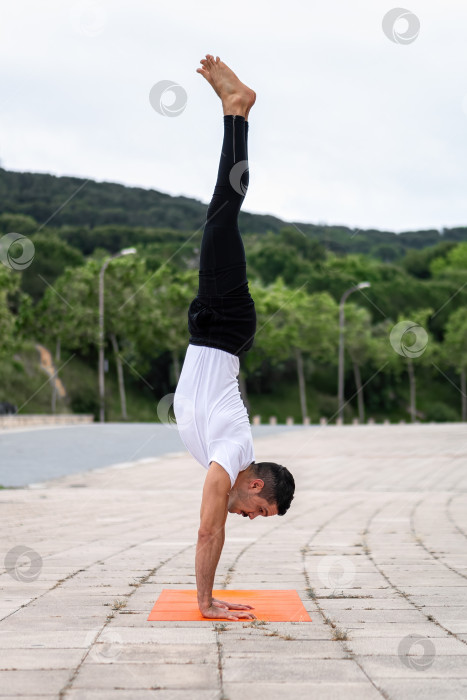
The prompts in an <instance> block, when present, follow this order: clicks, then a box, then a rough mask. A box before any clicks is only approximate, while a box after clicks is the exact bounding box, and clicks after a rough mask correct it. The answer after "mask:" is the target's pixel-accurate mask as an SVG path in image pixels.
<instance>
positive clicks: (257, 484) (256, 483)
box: [248, 479, 264, 491]
mask: <svg viewBox="0 0 467 700" xmlns="http://www.w3.org/2000/svg"><path fill="white" fill-rule="evenodd" d="M263 486H264V481H263V480H262V479H253V481H250V483H249V485H248V488H249V489H251V490H252V491H261V489H262V488H263Z"/></svg>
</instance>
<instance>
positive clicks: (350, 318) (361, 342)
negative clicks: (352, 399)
mask: <svg viewBox="0 0 467 700" xmlns="http://www.w3.org/2000/svg"><path fill="white" fill-rule="evenodd" d="M344 343H345V349H346V350H347V353H348V355H349V357H350V359H351V362H352V369H353V374H354V379H355V386H356V389H357V405H358V419H359V421H360V423H364V422H365V399H364V395H363V386H362V379H361V371H360V370H361V367H362V366H363V365H365V364H366V363H367V362H368V361H369V359H370V358H371V356H372V350H373V337H372V328H371V315H370V313H369V311H367V309H364V308H363V307H361V306H357V305H356V304H353V303H348V304H346V307H345V327H344Z"/></svg>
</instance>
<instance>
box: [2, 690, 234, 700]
mask: <svg viewBox="0 0 467 700" xmlns="http://www.w3.org/2000/svg"><path fill="white" fill-rule="evenodd" d="M188 692H189V696H188V695H187V693H188ZM0 697H1V696H0ZM187 698H189V700H220V691H219V690H218V689H212V690H200V689H195V688H190V690H189V691H187V689H186V688H183V689H180V690H167V689H159V690H157V691H154V690H136V689H135V688H132V689H131V690H130V691H129V690H127V689H126V690H118V689H116V688H113V689H112V690H104V689H102V688H99V690H90V689H89V688H78V689H75V690H71V691H68V692H67V694H66V699H67V700H187ZM2 700H3V697H2Z"/></svg>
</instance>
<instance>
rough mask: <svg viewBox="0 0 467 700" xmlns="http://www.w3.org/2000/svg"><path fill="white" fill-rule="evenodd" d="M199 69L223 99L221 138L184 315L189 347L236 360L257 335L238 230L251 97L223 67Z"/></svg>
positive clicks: (245, 180)
mask: <svg viewBox="0 0 467 700" xmlns="http://www.w3.org/2000/svg"><path fill="white" fill-rule="evenodd" d="M202 63H203V69H199V72H202V73H203V70H204V71H206V75H205V77H206V79H207V80H208V81H209V82H210V83H211V85H212V86H213V87H214V89H215V90H216V92H217V94H219V96H220V97H221V99H222V106H223V111H224V124H223V126H224V136H223V142H222V150H221V157H220V162H219V169H218V174H217V182H216V186H215V189H214V194H213V197H212V200H211V203H210V204H209V207H208V212H207V221H206V225H205V228H204V232H203V239H202V243H201V251H200V272H199V288H198V295H197V297H196V298H195V299H194V300H193V302H192V303H191V305H190V309H189V314H188V319H189V320H188V326H189V330H190V334H191V336H190V343H193V344H195V345H208V346H211V347H218V348H220V349H224V350H227V351H228V352H231V353H233V354H235V355H240V354H242V353H243V352H245V351H246V350H248V349H249V348H250V347H251V346H252V344H253V339H254V333H255V329H256V315H255V311H254V302H253V299H252V298H251V296H250V293H249V289H248V280H247V276H246V259H245V249H244V246H243V241H242V237H241V235H240V231H239V228H238V214H239V212H240V208H241V206H242V203H243V200H244V199H245V194H246V190H247V188H248V182H249V172H248V150H247V139H248V121H247V117H248V113H249V111H250V108H251V106H252V104H253V103H254V100H255V94H254V93H253V91H252V90H250V89H249V88H247V87H246V86H245V85H243V83H241V82H240V81H239V80H238V78H237V77H236V76H235V74H233V73H232V71H230V69H229V68H228V67H227V66H225V64H223V63H222V62H219V61H214V60H210V59H209V57H208V60H207V61H202ZM203 75H204V73H203Z"/></svg>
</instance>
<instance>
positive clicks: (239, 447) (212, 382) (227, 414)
mask: <svg viewBox="0 0 467 700" xmlns="http://www.w3.org/2000/svg"><path fill="white" fill-rule="evenodd" d="M200 63H201V64H202V68H198V69H197V72H198V73H201V75H203V76H204V77H205V78H206V80H207V81H208V82H209V83H210V84H211V85H212V87H213V88H214V90H215V91H216V93H217V94H218V96H219V97H220V99H221V101H222V108H223V113H224V136H223V143H222V151H221V157H220V165H219V171H218V176H217V182H216V186H215V189H214V195H213V197H212V200H211V203H210V205H209V208H208V212H207V217H206V225H205V227H204V231H203V239H202V242H201V251H200V269H199V287H198V293H197V296H196V297H195V298H194V299H193V301H192V302H191V304H190V307H189V309H188V330H189V332H190V338H189V345H188V348H187V352H186V356H185V361H184V363H183V368H182V373H181V375H180V380H179V382H178V386H177V390H176V392H175V397H174V412H175V416H176V419H177V424H178V429H179V432H180V436H181V438H182V440H183V443H184V445H185V446H186V448H187V449H188V451H189V452H191V454H192V455H193V457H195V459H197V460H198V462H200V463H201V464H202V465H203V467H205V468H206V469H207V470H208V473H207V475H206V480H205V482H204V488H203V497H202V502H201V522H200V527H199V530H198V544H197V549H196V563H195V568H196V585H197V593H198V605H199V609H200V611H201V613H202V615H203V616H204V617H207V618H228V619H231V620H238V619H240V618H247V619H252V618H254V617H255V615H254V614H253V613H252V612H249V611H251V610H252V609H253V608H252V607H251V606H249V605H235V604H233V603H228V602H226V601H221V600H217V599H215V598H213V597H212V587H213V583H214V576H215V573H216V568H217V564H218V562H219V557H220V555H221V552H222V547H223V545H224V537H225V531H224V528H225V521H226V518H227V513H237V514H238V515H243V517H244V518H250V520H253V519H254V518H256V516H258V515H262V516H264V517H267V516H270V515H284V513H285V512H286V511H287V510H288V508H289V506H290V503H291V501H292V499H293V494H294V490H295V483H294V479H293V477H292V475H291V473H290V472H289V471H288V470H287V469H286V468H285V467H283V466H281V465H279V464H275V463H274V462H259V463H256V462H255V455H254V451H253V441H252V435H251V428H250V422H249V419H248V413H247V410H246V408H245V405H244V403H243V401H242V398H241V395H240V390H239V385H238V373H239V369H240V357H241V356H242V355H243V353H245V352H246V351H248V350H249V349H250V348H251V347H252V345H253V339H254V335H255V331H256V314H255V305H254V301H253V299H252V297H251V296H250V292H249V288H248V280H247V276H246V259H245V249H244V246H243V241H242V237H241V235H240V231H239V229H238V223H237V220H238V214H239V212H240V208H241V206H242V203H243V200H244V198H245V193H246V189H247V187H248V180H249V173H248V153H247V139H248V114H249V112H250V109H251V107H252V106H253V104H254V102H255V99H256V94H255V93H254V92H253V90H250V88H248V87H247V86H246V85H244V84H243V83H242V82H240V80H239V79H238V78H237V76H236V75H235V73H233V72H232V71H231V70H230V68H228V66H226V64H225V63H223V62H222V61H221V60H220V59H219V58H218V57H216V58H214V56H211V55H210V54H206V58H205V59H202V60H201V61H200Z"/></svg>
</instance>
